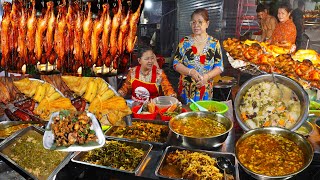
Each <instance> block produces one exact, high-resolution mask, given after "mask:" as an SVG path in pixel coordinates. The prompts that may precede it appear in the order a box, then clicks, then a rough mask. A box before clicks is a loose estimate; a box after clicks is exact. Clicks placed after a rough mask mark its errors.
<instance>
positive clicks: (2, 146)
mask: <svg viewBox="0 0 320 180" xmlns="http://www.w3.org/2000/svg"><path fill="white" fill-rule="evenodd" d="M28 131H35V132H37V133H39V134H41V135H43V134H44V129H41V128H38V127H35V126H29V127H27V128H25V129H23V130H20V131H18V132H16V133H14V134H12V135H11V136H9V137H8V138H7V139H5V140H4V141H2V142H1V143H0V158H1V159H3V160H4V161H5V162H6V163H9V164H10V165H12V166H13V167H14V169H15V170H17V172H18V173H19V174H21V175H22V176H25V177H31V178H32V179H38V178H37V177H35V176H34V175H33V174H31V173H30V172H28V171H27V170H25V169H24V168H22V167H21V166H19V165H18V164H17V163H16V162H15V161H14V160H12V159H11V158H9V157H8V156H7V155H5V154H3V153H2V150H3V149H5V148H6V147H8V146H9V145H10V144H12V143H13V142H14V141H16V140H17V139H18V138H19V137H22V136H23V135H24V134H26V133H27V132H28ZM48 151H49V150H48ZM39 156H43V154H39ZM72 156H73V153H68V154H67V155H66V157H65V158H64V159H63V161H62V162H61V163H60V164H59V165H58V166H57V167H56V168H55V169H54V170H53V171H52V172H51V174H50V175H49V177H48V178H47V179H49V180H51V179H54V178H55V176H56V175H57V174H58V172H59V171H60V170H61V169H62V168H63V167H64V166H65V165H66V164H67V163H68V162H69V161H70V159H71V158H72Z"/></svg>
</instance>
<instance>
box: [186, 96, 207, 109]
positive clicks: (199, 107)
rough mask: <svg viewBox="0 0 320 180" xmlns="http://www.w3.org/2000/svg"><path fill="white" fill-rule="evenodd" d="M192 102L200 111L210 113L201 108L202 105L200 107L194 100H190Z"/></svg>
mask: <svg viewBox="0 0 320 180" xmlns="http://www.w3.org/2000/svg"><path fill="white" fill-rule="evenodd" d="M190 101H191V102H193V103H194V104H195V105H196V106H197V108H198V109H199V110H200V111H208V109H206V108H204V107H202V106H200V105H199V104H198V103H196V102H195V101H194V100H193V99H190Z"/></svg>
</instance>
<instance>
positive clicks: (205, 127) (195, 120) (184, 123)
mask: <svg viewBox="0 0 320 180" xmlns="http://www.w3.org/2000/svg"><path fill="white" fill-rule="evenodd" d="M170 123H171V128H172V129H173V130H174V131H175V132H177V133H179V134H182V135H185V136H189V137H212V136H217V135H220V134H222V133H224V132H226V131H227V129H226V127H225V126H224V125H223V124H221V123H220V122H218V121H216V120H214V119H210V118H206V117H185V118H183V119H172V120H171V122H170Z"/></svg>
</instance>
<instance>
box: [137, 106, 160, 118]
mask: <svg viewBox="0 0 320 180" xmlns="http://www.w3.org/2000/svg"><path fill="white" fill-rule="evenodd" d="M140 107H141V105H138V106H134V107H132V114H133V117H134V118H139V119H146V120H154V119H156V117H157V115H158V107H157V106H156V107H155V112H154V113H153V114H137V112H138V110H139V109H140Z"/></svg>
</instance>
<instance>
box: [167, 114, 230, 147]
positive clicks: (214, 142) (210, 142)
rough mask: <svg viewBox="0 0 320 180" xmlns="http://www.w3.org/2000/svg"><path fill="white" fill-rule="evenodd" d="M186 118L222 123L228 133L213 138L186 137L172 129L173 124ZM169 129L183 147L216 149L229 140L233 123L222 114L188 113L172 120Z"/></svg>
mask: <svg viewBox="0 0 320 180" xmlns="http://www.w3.org/2000/svg"><path fill="white" fill-rule="evenodd" d="M186 117H189V118H199V117H205V118H209V119H212V120H213V121H214V120H215V121H217V122H220V123H221V124H223V125H224V126H225V127H226V132H224V133H222V134H219V135H216V136H211V137H190V136H186V135H184V134H180V133H178V132H176V131H175V130H174V129H173V127H172V122H173V121H179V120H182V119H184V118H186ZM169 128H170V130H171V132H172V133H173V134H174V135H175V136H177V139H178V140H180V141H182V145H183V146H186V147H197V148H200V149H208V148H214V147H218V146H220V145H221V144H222V143H223V142H224V141H225V140H226V139H227V137H228V134H229V132H230V130H231V129H232V128H233V122H232V121H231V120H230V119H229V118H227V117H225V116H223V115H221V114H215V113H213V112H186V113H182V114H179V115H178V116H175V117H174V118H172V119H171V120H170V122H169Z"/></svg>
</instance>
